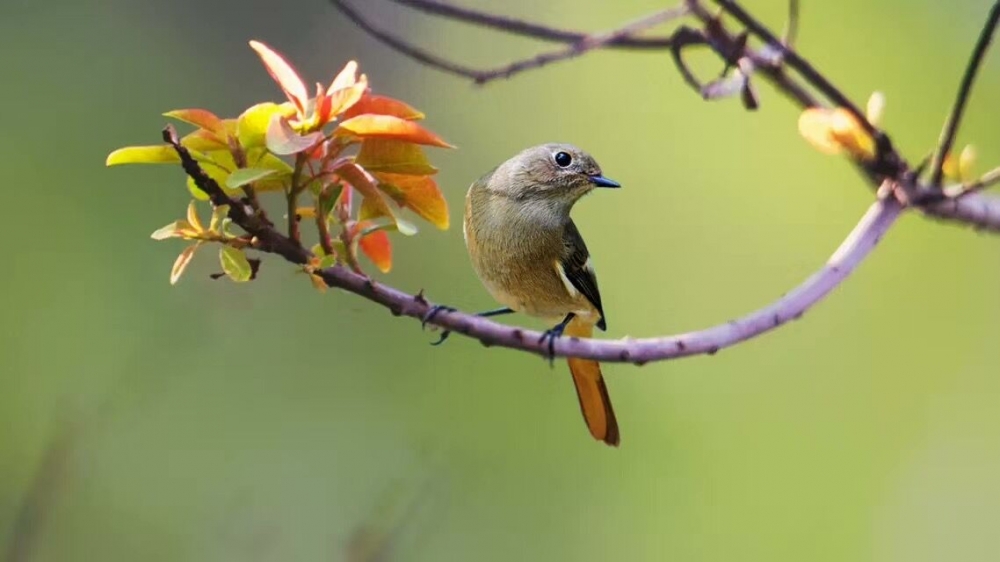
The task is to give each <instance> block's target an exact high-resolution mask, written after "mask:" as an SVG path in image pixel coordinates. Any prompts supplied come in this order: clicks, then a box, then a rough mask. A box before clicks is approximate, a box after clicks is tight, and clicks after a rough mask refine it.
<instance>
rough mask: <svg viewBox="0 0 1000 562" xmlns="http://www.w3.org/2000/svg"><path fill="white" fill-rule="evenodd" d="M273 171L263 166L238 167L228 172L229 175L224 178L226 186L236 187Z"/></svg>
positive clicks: (268, 174)
mask: <svg viewBox="0 0 1000 562" xmlns="http://www.w3.org/2000/svg"><path fill="white" fill-rule="evenodd" d="M274 173H275V171H274V170H266V169H263V168H240V169H238V170H236V171H234V172H233V173H231V174H229V177H227V178H226V187H228V188H229V189H237V188H240V187H243V186H244V185H247V184H249V183H253V182H255V181H257V180H259V179H261V178H266V177H267V176H270V175H271V174H274Z"/></svg>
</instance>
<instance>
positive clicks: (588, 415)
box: [564, 317, 620, 446]
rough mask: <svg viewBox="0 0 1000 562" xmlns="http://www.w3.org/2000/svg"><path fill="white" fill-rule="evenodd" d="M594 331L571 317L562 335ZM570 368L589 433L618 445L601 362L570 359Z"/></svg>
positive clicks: (587, 334)
mask: <svg viewBox="0 0 1000 562" xmlns="http://www.w3.org/2000/svg"><path fill="white" fill-rule="evenodd" d="M593 332H594V326H593V325H592V324H589V323H587V322H586V321H584V320H582V319H580V318H579V317H577V318H574V319H573V320H572V321H571V322H570V323H569V325H568V326H567V327H566V331H565V333H564V335H566V336H571V337H578V338H589V337H590V336H591V334H593ZM568 362H569V371H570V373H572V375H573V385H574V386H576V395H577V397H578V398H579V399H580V411H581V412H583V419H584V421H586V422H587V427H588V428H589V429H590V434H591V435H593V436H594V439H598V440H601V441H604V442H605V443H607V444H608V445H612V446H618V443H619V440H620V438H619V435H618V420H617V419H615V411H614V409H613V408H612V407H611V397H610V396H608V387H607V386H606V385H605V384H604V377H603V376H602V375H601V364H600V363H598V362H597V361H591V360H590V359H576V358H571V359H569V360H568Z"/></svg>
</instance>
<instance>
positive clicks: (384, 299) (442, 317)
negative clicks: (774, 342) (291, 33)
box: [163, 126, 903, 364]
mask: <svg viewBox="0 0 1000 562" xmlns="http://www.w3.org/2000/svg"><path fill="white" fill-rule="evenodd" d="M163 140H164V141H166V142H167V143H169V144H170V145H171V146H173V147H174V150H175V151H176V152H177V154H178V156H180V159H181V164H182V166H183V167H184V170H185V171H186V172H187V173H188V175H190V176H191V177H192V179H193V180H194V182H195V184H196V185H197V186H198V187H199V188H200V189H201V190H202V191H204V192H205V193H207V194H208V196H209V198H210V200H211V201H212V204H213V205H216V206H219V205H229V218H230V219H232V220H233V222H235V223H236V224H237V225H238V226H240V227H241V228H243V229H244V230H246V231H247V233H248V234H250V235H251V236H253V237H254V238H256V239H257V240H258V244H257V245H256V246H255V248H256V249H259V250H261V251H265V252H271V253H275V254H278V255H280V256H282V257H284V258H285V259H286V260H288V261H290V262H292V263H295V264H300V265H301V264H306V263H309V262H310V260H312V258H313V257H314V256H313V255H312V253H311V252H309V251H308V250H306V249H305V248H304V247H302V245H301V244H298V243H297V242H295V241H293V240H291V239H290V238H288V237H286V236H284V235H282V234H281V233H280V232H278V231H277V230H275V229H274V228H273V226H271V225H269V224H267V223H264V222H262V221H261V220H260V219H259V217H257V216H255V215H252V214H250V213H248V212H247V209H246V208H244V207H243V206H241V205H239V204H238V203H237V202H235V201H233V200H232V199H231V198H230V197H229V196H228V195H226V193H225V192H224V191H223V190H222V188H221V187H219V185H218V184H217V183H216V182H215V180H213V179H212V178H211V177H209V176H208V175H207V174H205V172H204V171H203V170H202V169H201V168H200V166H199V165H198V162H197V161H195V159H194V158H193V157H192V156H191V154H190V152H188V150H187V149H186V148H185V147H184V146H182V145H181V144H180V141H179V139H178V138H177V132H176V131H175V130H174V128H173V127H172V126H167V127H166V128H165V129H164V131H163ZM902 209H903V207H902V205H901V204H900V203H899V202H897V201H896V200H895V199H893V198H887V199H884V200H882V201H879V202H877V203H875V204H874V205H873V206H872V207H871V209H869V210H868V212H867V213H866V214H865V216H864V217H863V218H862V219H861V222H859V223H858V225H857V226H856V227H855V228H854V230H853V231H852V232H851V234H850V235H849V236H848V237H847V239H846V240H845V241H844V243H843V244H841V246H840V248H838V249H837V251H836V252H835V253H834V254H833V256H831V257H830V259H829V260H828V261H827V263H826V265H824V266H823V268H822V269H820V270H819V271H818V272H817V273H815V274H813V275H812V276H811V277H809V278H808V279H806V280H805V282H803V283H802V284H801V285H799V286H798V287H797V288H796V289H794V290H792V291H791V292H789V293H788V294H786V295H785V296H783V297H781V298H780V299H778V300H777V301H775V302H774V303H773V304H771V305H769V306H766V307H764V308H761V309H760V310H757V311H755V312H752V313H750V314H748V315H746V316H744V317H742V318H739V319H736V320H732V321H730V322H727V323H725V324H720V325H718V326H714V327H712V328H708V329H705V330H701V331H698V332H691V333H686V334H680V335H676V336H669V337H659V338H648V339H641V340H631V339H623V340H619V341H606V340H594V339H577V338H559V339H557V340H556V342H555V345H554V349H553V352H554V354H555V355H556V356H564V357H582V358H588V359H597V360H601V361H607V362H627V363H635V364H644V363H649V362H651V361H662V360H666V359H675V358H678V357H687V356H690V355H700V354H713V353H715V352H717V351H719V350H720V349H723V348H726V347H729V346H732V345H735V344H737V343H739V342H742V341H745V340H748V339H751V338H754V337H757V336H759V335H761V334H764V333H766V332H769V331H771V330H774V329H775V328H777V327H779V326H781V325H783V324H785V323H787V322H788V321H790V320H794V319H797V318H799V317H800V316H802V314H804V313H805V312H806V311H807V310H808V309H810V308H811V307H812V306H813V305H815V304H816V303H817V302H819V301H820V300H821V299H823V297H825V296H826V295H827V294H829V293H830V291H832V290H833V289H834V288H835V287H837V286H838V285H839V284H840V283H841V282H842V281H843V280H844V279H846V278H847V276H848V275H849V274H850V273H851V272H852V271H853V270H854V268H855V267H857V265H858V264H859V263H861V260H863V259H864V258H865V257H866V256H867V255H868V254H869V253H870V252H871V250H872V249H873V248H874V247H875V245H876V244H877V243H878V242H879V240H881V238H882V236H883V235H884V234H885V232H886V231H887V230H888V229H889V227H890V226H892V224H893V222H895V220H896V218H897V217H898V216H899V214H900V212H901V211H902ZM316 274H317V275H319V276H320V277H322V279H323V281H324V282H325V283H326V284H327V285H328V286H330V287H337V288H340V289H344V290H346V291H348V292H351V293H354V294H357V295H359V296H361V297H364V298H366V299H368V300H370V301H372V302H375V303H377V304H380V305H382V306H384V307H385V308H387V309H389V311H390V312H391V313H392V314H394V315H397V316H400V315H403V316H409V317H411V318H416V319H421V320H423V319H426V318H428V314H429V313H430V311H431V310H432V309H434V305H433V304H432V303H430V302H429V301H427V299H425V298H424V297H423V294H422V293H421V294H417V295H410V294H407V293H404V292H403V291H400V290H398V289H394V288H392V287H389V286H387V285H383V284H381V283H376V282H375V281H373V280H372V279H370V278H369V277H366V276H364V275H361V274H358V273H355V272H352V271H350V270H349V269H347V268H346V267H343V266H339V265H338V266H333V267H330V268H327V269H323V270H320V271H317V272H316ZM429 322H430V323H431V324H434V325H436V326H439V327H441V328H444V329H447V330H451V331H454V332H458V333H461V334H465V335H466V336H469V337H472V338H475V339H478V340H479V341H481V342H482V343H483V344H484V345H487V346H491V345H496V346H502V347H508V348H511V349H520V350H523V351H528V352H531V353H535V354H538V355H542V356H545V357H547V356H548V355H549V345H548V344H547V343H542V342H543V340H542V333H541V332H536V331H531V330H525V329H523V328H518V327H511V326H505V325H503V324H498V323H496V322H492V321H490V320H488V319H486V318H483V317H481V316H477V315H473V314H466V313H463V312H458V311H454V312H449V311H441V312H439V313H438V314H436V315H434V316H433V317H432V318H430V319H429Z"/></svg>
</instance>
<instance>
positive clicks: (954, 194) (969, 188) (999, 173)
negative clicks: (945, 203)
mask: <svg viewBox="0 0 1000 562" xmlns="http://www.w3.org/2000/svg"><path fill="white" fill-rule="evenodd" d="M998 183H1000V168H994V169H992V170H990V171H989V172H986V173H985V174H983V176H982V177H981V178H979V179H978V180H976V181H974V182H972V183H968V184H960V185H955V186H952V187H948V188H946V189H945V190H944V196H945V197H947V198H949V199H958V198H960V197H965V196H967V195H969V194H970V193H974V192H976V191H982V190H983V189H986V188H988V187H990V186H993V185H996V184H998Z"/></svg>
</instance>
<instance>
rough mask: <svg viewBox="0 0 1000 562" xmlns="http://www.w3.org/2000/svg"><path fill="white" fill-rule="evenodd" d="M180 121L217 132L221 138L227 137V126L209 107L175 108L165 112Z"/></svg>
mask: <svg viewBox="0 0 1000 562" xmlns="http://www.w3.org/2000/svg"><path fill="white" fill-rule="evenodd" d="M163 116H164V117H171V118H173V119H177V120H178V121H183V122H185V123H190V124H192V125H194V126H195V127H198V128H199V129H205V130H206V131H209V132H212V133H215V134H216V135H218V136H219V137H220V138H222V139H224V138H226V126H225V125H224V124H223V123H222V119H219V118H218V117H217V116H216V115H215V114H214V113H212V112H211V111H208V110H207V109H175V110H173V111H168V112H166V113H164V114H163Z"/></svg>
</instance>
